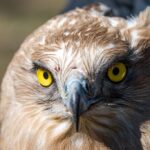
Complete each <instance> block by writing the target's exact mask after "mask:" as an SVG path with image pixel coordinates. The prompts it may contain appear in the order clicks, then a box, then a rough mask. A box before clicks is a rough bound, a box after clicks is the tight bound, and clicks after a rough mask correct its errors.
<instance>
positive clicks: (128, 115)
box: [0, 8, 150, 150]
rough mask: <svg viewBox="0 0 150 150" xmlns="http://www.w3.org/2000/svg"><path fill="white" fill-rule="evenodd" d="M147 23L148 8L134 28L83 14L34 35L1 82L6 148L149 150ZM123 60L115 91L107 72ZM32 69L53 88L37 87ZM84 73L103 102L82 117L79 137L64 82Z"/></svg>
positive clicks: (1, 139) (1, 143)
mask: <svg viewBox="0 0 150 150" xmlns="http://www.w3.org/2000/svg"><path fill="white" fill-rule="evenodd" d="M81 14H82V15H81ZM149 16H150V10H149V8H148V9H146V10H145V11H144V12H142V13H141V14H140V15H139V16H138V17H137V18H135V19H134V20H133V21H132V23H131V21H129V20H124V19H122V18H113V17H112V18H110V17H104V16H100V15H99V14H97V15H96V13H95V14H94V15H91V12H90V10H86V9H77V10H74V11H71V12H69V13H66V14H64V15H60V16H57V17H55V18H53V19H51V20H50V21H48V22H47V23H46V24H45V25H43V26H42V27H41V28H39V29H38V30H37V31H35V32H34V33H33V35H30V36H29V37H28V38H27V39H26V41H25V42H24V43H23V45H22V46H21V47H20V50H19V51H18V52H17V53H16V55H15V56H14V58H13V60H12V62H11V64H10V65H9V67H8V70H7V72H6V75H5V78H4V80H3V84H2V95H1V103H0V110H1V116H0V120H1V124H2V126H1V133H0V148H1V149H2V150H5V149H14V150H20V149H24V150H26V149H32V150H34V149H35V150H41V149H44V150H48V149H52V150H58V149H70V150H73V149H82V150H90V149H94V150H109V149H112V150H123V149H127V150H133V149H136V150H141V149H142V147H143V149H144V150H148V148H149V146H148V145H150V142H149V126H150V125H149V119H150V111H149V106H150V103H149V100H150V99H149V97H150V94H149V89H150V86H149V85H150V77H149V76H150V69H149V65H150V61H149V55H150V53H149V48H150V43H149V41H150V38H149V37H150V36H149V32H148V31H149V20H148V19H147V18H149ZM118 61H122V62H125V63H126V64H127V67H128V76H127V77H126V78H125V80H124V81H123V82H121V83H118V84H114V83H112V82H110V81H109V80H108V78H107V76H106V72H107V69H108V68H109V67H110V66H111V65H112V64H113V63H116V62H118ZM34 63H36V64H37V65H43V66H44V67H46V68H48V69H49V71H50V72H51V73H52V74H53V77H54V79H55V81H54V83H53V85H52V86H50V87H48V88H45V87H42V86H41V85H40V84H39V83H38V82H37V77H36V73H35V72H36V70H35V68H34ZM78 74H82V75H83V76H84V77H85V78H86V79H87V80H88V81H89V83H90V87H89V88H91V89H92V88H94V87H96V88H95V91H94V93H95V94H97V95H98V96H99V95H100V98H102V100H101V101H100V102H99V103H96V104H94V105H92V106H91V107H90V108H89V109H88V110H87V111H86V112H85V113H83V114H82V115H81V118H80V128H79V132H78V133H77V132H76V131H75V127H74V123H73V119H72V114H71V112H70V111H69V110H68V109H67V108H66V106H65V105H64V101H63V98H64V97H66V96H67V95H66V92H65V90H64V84H65V82H66V80H67V79H68V77H69V76H71V75H78ZM8 81H9V82H8ZM8 91H9V92H8ZM91 95H93V93H91ZM144 122H146V124H144ZM140 140H141V142H140ZM127 143H128V144H127Z"/></svg>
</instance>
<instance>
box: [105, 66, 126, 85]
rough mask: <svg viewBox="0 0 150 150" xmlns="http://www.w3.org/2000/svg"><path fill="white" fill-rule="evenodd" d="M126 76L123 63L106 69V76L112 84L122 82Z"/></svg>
mask: <svg viewBox="0 0 150 150" xmlns="http://www.w3.org/2000/svg"><path fill="white" fill-rule="evenodd" d="M126 74H127V68H126V66H125V64H123V63H116V64H114V65H113V66H111V67H110V68H109V69H108V72H107V75H108V78H109V79H110V80H111V81H112V82H120V81H122V80H123V79H124V78H125V76H126Z"/></svg>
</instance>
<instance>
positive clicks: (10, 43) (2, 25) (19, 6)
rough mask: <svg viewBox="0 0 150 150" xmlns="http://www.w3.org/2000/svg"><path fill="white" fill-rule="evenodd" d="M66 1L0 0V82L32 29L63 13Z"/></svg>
mask: <svg viewBox="0 0 150 150" xmlns="http://www.w3.org/2000/svg"><path fill="white" fill-rule="evenodd" d="M67 2H68V0H0V82H1V79H2V76H3V75H4V72H5V70H6V67H7V65H8V64H9V62H10V60H11V58H12V56H13V54H14V52H15V51H16V50H17V49H18V48H19V46H20V44H21V43H22V41H23V40H24V39H25V37H26V36H27V35H28V34H30V33H31V32H32V31H33V30H34V29H36V28H37V27H38V26H40V25H41V24H43V23H44V22H45V21H47V20H48V19H50V18H51V17H52V16H55V15H56V14H58V13H60V12H62V11H63V9H64V7H65V6H66V4H67Z"/></svg>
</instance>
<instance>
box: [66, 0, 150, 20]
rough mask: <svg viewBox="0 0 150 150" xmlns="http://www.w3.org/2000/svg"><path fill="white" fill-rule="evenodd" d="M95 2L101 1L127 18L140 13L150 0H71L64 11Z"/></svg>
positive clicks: (149, 3) (117, 13)
mask: <svg viewBox="0 0 150 150" xmlns="http://www.w3.org/2000/svg"><path fill="white" fill-rule="evenodd" d="M93 2H101V3H103V4H105V5H108V6H109V7H110V8H112V9H114V11H115V14H116V15H118V16H121V17H125V18H126V17H128V16H131V15H136V14H138V13H139V12H140V11H141V10H143V9H144V8H146V7H147V6H149V5H150V0H70V2H69V4H68V6H67V7H66V8H65V9H64V12H66V11H68V10H71V9H74V8H76V7H82V6H84V5H87V4H90V3H93Z"/></svg>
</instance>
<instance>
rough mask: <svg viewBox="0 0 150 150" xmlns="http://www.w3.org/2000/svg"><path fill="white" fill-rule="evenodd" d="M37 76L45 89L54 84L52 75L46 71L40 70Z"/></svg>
mask: <svg viewBox="0 0 150 150" xmlns="http://www.w3.org/2000/svg"><path fill="white" fill-rule="evenodd" d="M36 75H37V79H38V82H39V83H40V84H41V85H42V86H44V87H48V86H50V85H51V84H52V83H53V77H52V74H51V73H50V72H49V71H48V70H46V69H42V68H38V69H37V72H36Z"/></svg>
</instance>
